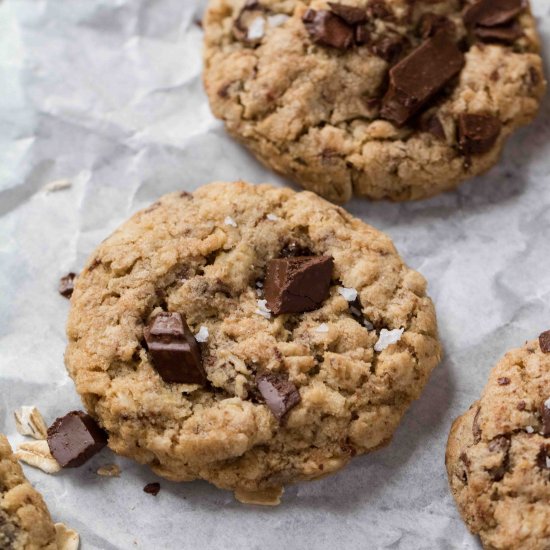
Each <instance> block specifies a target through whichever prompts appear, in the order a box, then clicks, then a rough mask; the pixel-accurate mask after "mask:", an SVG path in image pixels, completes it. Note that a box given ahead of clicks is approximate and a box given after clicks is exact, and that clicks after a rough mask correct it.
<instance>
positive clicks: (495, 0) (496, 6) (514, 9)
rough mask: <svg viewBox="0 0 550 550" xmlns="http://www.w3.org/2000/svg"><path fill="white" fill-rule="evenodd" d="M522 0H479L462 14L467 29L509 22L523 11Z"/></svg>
mask: <svg viewBox="0 0 550 550" xmlns="http://www.w3.org/2000/svg"><path fill="white" fill-rule="evenodd" d="M523 7H524V3H523V0H479V1H478V2H476V3H475V4H472V5H471V6H470V7H468V8H467V9H466V11H465V12H464V17H463V19H464V24H465V25H466V26H467V27H473V26H474V25H483V26H484V27H495V26H497V25H503V24H505V23H508V22H510V21H511V20H512V19H514V18H515V17H517V16H518V15H519V14H520V12H521V11H522V10H523Z"/></svg>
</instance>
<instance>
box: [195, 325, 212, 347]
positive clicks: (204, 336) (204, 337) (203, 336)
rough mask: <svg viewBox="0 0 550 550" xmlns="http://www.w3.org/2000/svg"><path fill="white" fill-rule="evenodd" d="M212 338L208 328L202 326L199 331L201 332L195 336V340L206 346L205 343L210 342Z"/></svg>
mask: <svg viewBox="0 0 550 550" xmlns="http://www.w3.org/2000/svg"><path fill="white" fill-rule="evenodd" d="M209 336H210V333H209V332H208V327H205V326H201V328H200V329H199V332H197V334H195V340H196V341H197V342H200V343H201V344H204V343H205V342H208V337H209Z"/></svg>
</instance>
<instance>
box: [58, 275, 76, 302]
mask: <svg viewBox="0 0 550 550" xmlns="http://www.w3.org/2000/svg"><path fill="white" fill-rule="evenodd" d="M75 279H76V273H68V274H67V275H65V277H61V279H59V294H61V296H64V297H65V298H70V297H71V296H72V295H73V290H74V281H75Z"/></svg>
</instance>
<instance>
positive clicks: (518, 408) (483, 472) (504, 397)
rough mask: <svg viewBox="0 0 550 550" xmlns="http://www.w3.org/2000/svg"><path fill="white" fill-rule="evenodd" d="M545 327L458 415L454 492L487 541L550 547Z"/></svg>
mask: <svg viewBox="0 0 550 550" xmlns="http://www.w3.org/2000/svg"><path fill="white" fill-rule="evenodd" d="M545 334H546V335H548V334H550V332H549V333H543V334H541V336H540V338H539V339H538V340H533V341H530V342H527V343H526V344H525V345H524V346H523V347H522V348H519V349H514V350H512V351H510V352H508V353H507V354H506V355H505V356H504V358H503V359H501V360H500V361H499V363H498V364H497V365H496V367H494V369H493V370H492V371H491V374H490V376H489V381H488V383H487V386H486V387H485V389H484V391H483V394H482V395H481V398H480V399H479V400H478V401H476V402H475V403H474V404H473V405H472V406H471V407H470V409H469V410H468V411H467V412H466V413H465V414H463V415H462V416H460V417H459V418H457V420H456V421H455V422H454V424H453V427H452V429H451V433H450V435H449V441H448V443H447V455H446V464H447V472H448V475H449V483H450V487H451V491H452V493H453V496H454V498H455V500H456V503H457V506H458V509H459V511H460V513H461V515H462V517H463V519H464V520H465V521H466V523H467V525H468V527H469V528H470V530H471V531H472V532H474V533H476V534H478V535H479V536H480V538H481V542H482V543H483V546H484V548H487V549H495V550H497V549H498V550H547V549H548V548H550V346H547V345H546V344H547V341H546V340H545Z"/></svg>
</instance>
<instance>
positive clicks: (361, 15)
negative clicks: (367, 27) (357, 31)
mask: <svg viewBox="0 0 550 550" xmlns="http://www.w3.org/2000/svg"><path fill="white" fill-rule="evenodd" d="M328 5H329V6H330V10H331V11H332V12H333V13H335V14H336V15H338V16H339V17H341V18H342V19H343V20H344V21H345V22H346V23H347V24H348V25H360V24H361V23H366V22H367V12H366V10H363V9H361V8H355V7H353V6H346V5H345V4H338V3H337V2H329V3H328Z"/></svg>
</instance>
